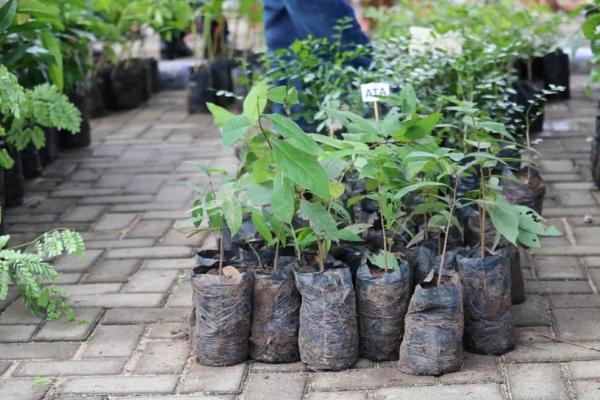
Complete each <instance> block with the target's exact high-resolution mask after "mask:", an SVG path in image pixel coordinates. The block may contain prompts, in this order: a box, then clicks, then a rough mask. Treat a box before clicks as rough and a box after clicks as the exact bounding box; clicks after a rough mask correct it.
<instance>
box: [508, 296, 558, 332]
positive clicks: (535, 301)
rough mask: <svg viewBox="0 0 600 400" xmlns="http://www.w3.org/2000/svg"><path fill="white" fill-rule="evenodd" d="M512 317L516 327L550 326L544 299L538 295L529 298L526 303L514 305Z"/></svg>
mask: <svg viewBox="0 0 600 400" xmlns="http://www.w3.org/2000/svg"><path fill="white" fill-rule="evenodd" d="M512 317H513V321H514V323H515V326H538V325H549V322H548V319H547V318H546V309H545V305H544V298H543V297H542V296H538V295H530V296H527V300H526V301H525V303H522V304H518V305H513V307H512Z"/></svg>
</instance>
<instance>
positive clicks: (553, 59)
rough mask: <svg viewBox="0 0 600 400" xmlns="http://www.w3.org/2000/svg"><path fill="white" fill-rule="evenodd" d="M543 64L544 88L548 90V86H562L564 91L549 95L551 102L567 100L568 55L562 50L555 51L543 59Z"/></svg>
mask: <svg viewBox="0 0 600 400" xmlns="http://www.w3.org/2000/svg"><path fill="white" fill-rule="evenodd" d="M543 62H544V88H545V89H550V85H555V86H562V87H564V88H565V90H563V91H560V92H558V93H555V94H553V95H550V96H549V97H550V99H553V100H568V99H569V98H570V97H571V91H570V86H571V82H570V76H571V71H570V66H569V55H568V54H566V53H564V52H563V51H562V50H560V49H559V50H556V51H554V52H552V53H548V54H546V55H545V56H544V57H543Z"/></svg>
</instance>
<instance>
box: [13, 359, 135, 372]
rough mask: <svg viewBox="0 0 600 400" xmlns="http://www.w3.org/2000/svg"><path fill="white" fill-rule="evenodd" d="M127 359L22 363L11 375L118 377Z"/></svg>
mask: <svg viewBox="0 0 600 400" xmlns="http://www.w3.org/2000/svg"><path fill="white" fill-rule="evenodd" d="M126 361H127V359H125V358H105V359H91V360H69V361H54V362H52V363H49V362H47V361H24V362H21V363H19V366H18V367H17V369H16V370H15V372H14V373H13V375H15V376H76V375H118V374H119V373H120V372H121V371H122V370H123V366H124V365H125V362H126Z"/></svg>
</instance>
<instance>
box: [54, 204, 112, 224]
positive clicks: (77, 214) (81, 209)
mask: <svg viewBox="0 0 600 400" xmlns="http://www.w3.org/2000/svg"><path fill="white" fill-rule="evenodd" d="M104 209H105V207H104V206H101V205H94V206H76V207H74V208H73V209H71V210H69V211H68V212H67V213H66V214H65V215H64V216H63V217H61V221H64V222H93V221H95V220H96V219H98V217H100V215H102V212H104Z"/></svg>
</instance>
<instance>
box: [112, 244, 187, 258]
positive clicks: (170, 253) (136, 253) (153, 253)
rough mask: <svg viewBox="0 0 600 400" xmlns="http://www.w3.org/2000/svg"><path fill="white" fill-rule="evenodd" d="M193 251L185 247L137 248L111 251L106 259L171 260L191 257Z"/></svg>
mask: <svg viewBox="0 0 600 400" xmlns="http://www.w3.org/2000/svg"><path fill="white" fill-rule="evenodd" d="M192 254H193V250H192V249H191V248H190V247H185V246H154V247H136V248H131V249H114V250H109V251H108V252H107V254H106V258H170V257H181V258H183V257H191V256H192Z"/></svg>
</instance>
